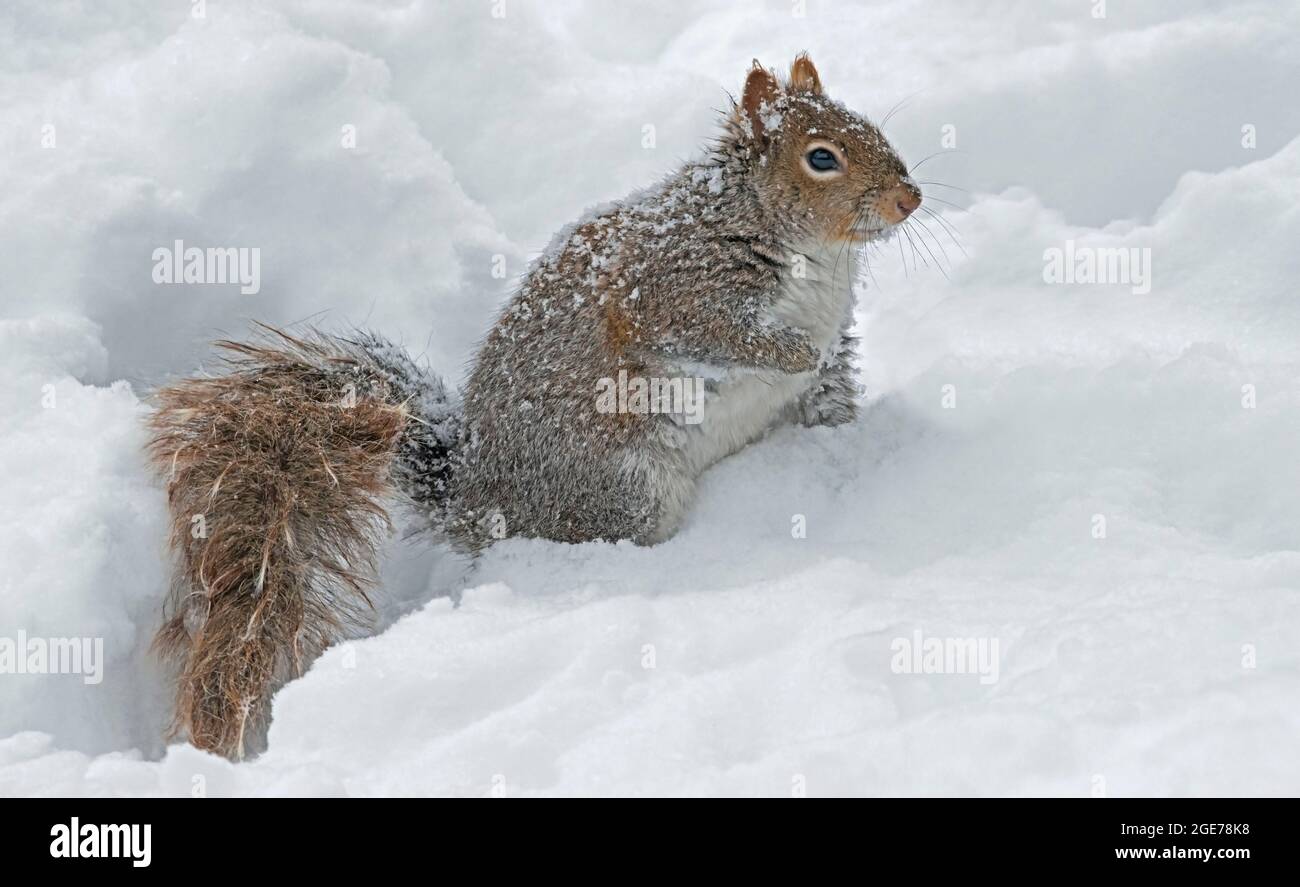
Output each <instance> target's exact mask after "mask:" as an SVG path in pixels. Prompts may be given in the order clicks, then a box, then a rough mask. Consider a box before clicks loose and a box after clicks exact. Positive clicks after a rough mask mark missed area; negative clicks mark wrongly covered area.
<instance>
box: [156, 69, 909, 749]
mask: <svg viewBox="0 0 1300 887" xmlns="http://www.w3.org/2000/svg"><path fill="white" fill-rule="evenodd" d="M920 202H921V192H920V190H919V189H918V188H917V186H916V184H915V183H914V182H913V181H912V179H911V178H909V176H908V169H907V167H906V166H905V165H904V164H903V162H902V160H900V159H899V156H898V154H897V153H896V152H895V151H894V149H893V148H892V147H891V146H890V144H889V143H888V141H887V140H886V139H885V137H884V136H883V135H882V134H881V132H880V130H879V129H878V128H877V127H875V126H874V125H872V124H871V123H870V122H868V121H867V120H866V118H864V117H862V116H860V115H858V114H856V113H854V112H853V111H850V110H849V109H847V108H846V107H844V106H843V105H841V104H840V103H838V102H836V101H833V100H831V99H830V98H828V97H827V96H826V95H825V94H824V92H823V89H822V83H821V79H820V77H819V75H818V73H817V69H816V68H815V67H814V66H813V63H812V61H811V59H809V57H808V56H807V54H806V53H805V54H801V55H799V56H798V57H796V58H795V60H794V63H793V65H792V66H791V69H790V74H789V77H788V79H787V80H786V81H785V82H782V81H781V80H780V79H779V78H778V77H777V75H776V74H775V73H774V72H773V71H771V70H769V69H767V68H764V67H762V66H761V65H760V64H759V63H758V62H757V61H755V62H754V63H753V66H752V68H751V69H750V70H749V72H748V75H747V77H746V79H745V83H744V88H743V91H742V93H741V97H740V99H739V101H735V100H733V102H732V107H731V108H730V109H729V111H728V112H727V113H726V114H724V118H723V126H722V133H721V135H720V136H719V137H718V138H717V139H716V141H715V143H714V144H713V146H712V150H711V151H709V152H708V153H707V154H706V156H704V157H703V158H701V159H698V160H695V161H692V162H689V163H687V164H686V165H685V166H684V167H683V168H681V169H680V170H678V171H677V172H676V173H674V174H672V175H670V176H669V177H668V178H666V179H665V180H663V181H662V182H661V183H659V184H658V185H656V186H654V187H652V188H650V189H648V190H645V191H642V192H639V193H636V194H633V195H632V196H630V197H628V198H626V199H624V200H622V201H619V202H616V203H614V204H612V205H609V206H608V207H606V208H602V209H599V210H595V211H589V213H588V215H587V216H586V217H585V218H583V219H582V220H581V221H579V222H577V223H576V224H574V225H571V226H569V227H568V228H566V229H564V230H563V231H561V232H560V233H559V234H558V235H557V236H556V237H555V238H554V240H553V241H552V243H551V245H550V246H549V247H548V248H547V249H546V251H545V252H544V253H543V255H542V256H541V257H540V258H539V259H538V260H537V261H536V262H535V263H534V264H533V265H532V266H531V267H530V269H529V270H528V272H527V273H526V275H525V277H524V279H523V280H522V282H521V284H520V286H519V288H518V290H517V292H516V293H515V295H514V296H513V298H512V299H511V300H510V301H509V302H508V304H507V305H506V307H505V308H504V310H503V311H502V313H501V315H500V317H499V319H498V321H497V323H496V324H495V326H494V327H493V328H492V330H491V331H490V332H489V334H488V335H487V337H486V340H485V341H484V342H483V344H482V346H481V348H480V350H479V352H478V355H477V358H476V359H475V361H474V363H473V366H472V369H471V372H470V374H469V377H468V381H467V383H466V384H465V386H464V389H463V392H461V393H460V394H457V393H456V392H453V391H451V390H449V389H448V388H447V386H446V385H444V383H443V382H442V381H441V379H439V378H438V377H437V376H435V375H434V374H432V373H431V372H429V371H427V370H425V369H423V368H421V367H419V366H417V365H416V364H415V363H414V362H412V361H411V360H410V358H409V357H408V356H407V355H406V352H405V351H404V350H403V349H402V348H400V347H398V346H395V345H393V344H391V343H390V342H388V341H386V340H385V339H383V338H382V337H380V336H377V335H374V334H372V333H368V332H359V333H357V334H355V335H352V336H349V337H341V336H329V335H325V334H322V333H319V332H311V333H308V334H305V335H302V336H291V335H289V334H288V333H285V332H282V331H279V330H274V329H272V328H270V327H264V328H263V332H262V333H261V335H260V336H258V337H256V338H255V339H254V340H253V341H250V342H242V343H241V342H232V341H225V342H219V343H217V344H218V346H220V347H222V348H223V349H224V351H225V352H226V355H227V357H226V360H227V363H228V367H227V371H226V372H225V373H223V374H220V375H216V376H210V377H204V378H194V379H187V380H183V381H179V382H177V383H174V384H172V385H169V386H166V387H164V388H162V389H160V390H159V391H158V392H156V402H157V409H156V410H155V411H154V412H153V413H152V415H151V417H150V419H149V423H150V426H151V431H152V437H151V442H150V455H151V458H152V462H153V464H154V466H155V467H156V469H157V471H158V472H159V474H160V475H161V476H162V477H163V478H164V479H165V480H166V483H167V490H168V500H169V508H170V513H171V544H172V547H173V549H174V550H175V552H176V554H177V561H178V565H177V569H176V571H175V579H174V582H173V588H172V593H171V596H170V598H169V601H168V604H167V608H166V612H165V621H164V624H163V626H162V627H161V628H160V630H159V632H158V635H157V638H156V640H155V646H156V648H157V649H158V650H160V651H161V652H162V653H163V654H164V655H165V656H167V657H168V658H170V659H172V660H173V661H174V663H175V665H176V668H177V672H178V674H177V680H176V702H175V717H174V723H173V729H172V732H173V735H183V736H185V737H186V738H188V739H189V741H190V742H192V743H193V744H194V745H196V746H198V747H200V748H204V749H208V750H211V751H214V752H216V753H219V754H222V755H225V756H227V757H231V758H243V757H244V756H245V754H246V753H248V752H249V751H255V750H258V749H260V748H262V747H264V745H265V730H266V726H267V723H268V720H269V700H270V696H271V694H272V693H273V692H274V690H275V689H276V688H277V687H278V686H279V685H281V684H283V683H284V682H285V681H286V680H288V679H290V678H292V677H294V676H296V675H300V674H301V673H302V671H303V669H304V668H305V667H306V666H307V665H308V664H310V662H311V660H312V659H313V658H314V657H315V656H317V655H318V654H319V653H320V652H321V651H322V650H324V649H325V648H326V647H327V646H329V645H330V644H331V643H333V642H335V641H337V640H338V639H340V638H342V637H344V636H346V635H347V633H348V632H350V631H355V630H357V629H358V628H361V627H364V626H365V624H366V618H367V614H368V612H369V611H370V609H371V607H370V598H369V590H370V588H371V587H372V585H373V583H374V582H375V578H376V571H377V564H376V561H377V553H376V552H377V545H378V543H379V541H380V540H381V539H382V538H383V536H384V534H385V533H386V532H388V531H389V530H390V529H391V520H390V517H389V511H388V508H389V506H390V504H391V503H393V502H395V501H404V502H406V503H408V504H409V505H410V506H412V507H413V509H414V512H415V513H416V514H417V515H419V516H420V517H421V518H422V520H423V523H424V524H425V525H426V526H427V528H428V530H429V531H430V532H431V533H432V534H433V535H434V536H435V537H436V538H442V539H445V540H447V541H449V542H450V543H451V545H452V546H453V547H456V548H458V549H460V550H463V551H465V552H469V553H471V554H477V553H478V552H480V551H482V550H483V549H484V548H485V547H487V546H488V545H490V544H491V543H492V542H493V541H495V540H496V539H499V538H504V537H507V536H524V537H537V538H543V539H549V540H554V541H558V542H573V543H578V542H585V541H591V540H611V541H612V540H621V539H630V540H632V541H634V542H636V543H638V544H643V545H652V544H655V543H658V542H662V541H664V540H666V539H668V538H669V537H671V536H672V535H673V534H674V532H675V531H676V530H677V529H678V528H679V527H680V526H681V524H682V522H683V520H684V518H685V516H686V514H687V512H688V509H689V507H690V504H691V500H692V498H693V495H694V489H695V485H696V482H697V480H698V478H699V477H700V475H701V474H702V473H703V472H704V471H705V470H706V469H707V468H709V467H710V466H711V465H713V464H715V463H716V462H717V461H718V460H720V459H722V458H724V457H726V456H728V455H730V454H732V453H734V452H736V451H737V450H739V449H741V448H742V447H744V446H746V445H747V444H749V443H751V442H752V441H754V440H756V439H758V438H759V437H761V436H762V435H763V434H765V433H766V432H767V431H768V430H770V429H771V428H772V427H774V426H776V425H778V424H780V423H788V422H797V423H802V424H804V425H839V424H842V423H845V422H848V421H851V420H852V419H853V418H854V416H855V412H856V409H857V406H856V403H857V399H858V396H859V388H858V385H857V383H856V381H855V378H854V371H853V365H852V361H853V356H854V345H855V341H854V339H853V337H852V336H851V335H850V332H849V331H850V328H851V325H852V308H853V289H852V282H853V280H854V275H855V273H856V272H855V270H854V268H853V261H854V258H853V256H854V253H855V252H856V251H857V249H858V248H859V247H860V246H862V245H863V244H866V243H868V242H871V241H873V240H876V239H882V238H886V237H888V236H889V235H890V233H891V231H892V229H894V228H895V226H897V225H900V224H902V223H903V222H904V221H905V220H906V219H907V218H908V216H909V215H910V214H911V213H912V212H914V211H915V210H916V208H917V207H918V206H919V205H920ZM614 380H618V381H617V383H615V382H614ZM627 380H631V384H630V385H629V384H628V381H627ZM614 387H617V388H619V389H620V390H621V389H622V388H627V389H628V390H629V391H631V392H632V394H631V395H630V396H622V395H621V394H620V396H617V397H614V398H613V399H612V401H611V399H610V398H608V397H606V399H605V401H604V403H603V404H602V403H601V402H600V400H601V397H602V396H603V395H607V394H609V393H610V391H611V390H612V388H614ZM633 389H635V390H633ZM688 395H689V396H688Z"/></svg>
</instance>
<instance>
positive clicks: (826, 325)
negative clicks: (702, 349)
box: [681, 246, 856, 473]
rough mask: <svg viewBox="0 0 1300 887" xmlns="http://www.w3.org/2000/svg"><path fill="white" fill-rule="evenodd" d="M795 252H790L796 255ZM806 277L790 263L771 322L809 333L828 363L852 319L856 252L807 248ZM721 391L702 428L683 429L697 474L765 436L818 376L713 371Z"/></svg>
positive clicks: (706, 409) (710, 398) (685, 451)
mask: <svg viewBox="0 0 1300 887" xmlns="http://www.w3.org/2000/svg"><path fill="white" fill-rule="evenodd" d="M793 255H794V253H792V257H793ZM802 255H803V256H805V257H806V263H805V270H806V274H805V276H804V277H803V278H799V277H797V276H795V274H794V269H795V268H796V267H798V264H797V263H796V262H794V261H791V262H790V263H789V264H788V265H787V268H786V270H785V272H784V274H785V280H784V287H783V289H782V292H781V296H780V298H779V299H778V301H777V302H776V304H775V305H774V306H773V309H772V315H773V319H774V320H775V321H777V322H779V323H782V324H785V325H788V326H792V327H796V328H798V329H802V330H805V331H807V333H808V335H809V337H810V338H811V339H812V344H813V347H815V348H818V349H820V350H821V352H822V360H823V362H826V361H828V360H829V359H830V358H831V356H832V355H833V354H834V353H835V349H836V347H837V346H838V345H839V340H840V335H841V331H842V330H843V329H844V328H845V327H846V326H847V324H848V323H849V320H850V316H851V315H850V311H851V307H852V293H853V289H852V283H853V280H854V275H855V274H856V269H855V258H856V256H855V249H854V248H853V247H845V248H844V250H843V251H840V250H839V249H838V247H836V248H833V249H830V250H823V249H814V248H813V247H811V246H809V247H808V251H807V252H803V253H802ZM713 375H714V378H717V379H718V385H717V390H716V391H712V392H709V394H707V395H706V396H705V399H704V406H703V409H702V410H701V411H700V423H699V424H698V425H687V426H683V431H684V433H683V435H682V437H681V450H682V455H683V456H684V457H685V458H686V460H687V462H688V464H689V465H691V467H693V468H694V469H695V471H696V472H697V473H698V472H700V471H703V470H704V469H705V468H708V467H709V466H710V465H712V464H713V463H714V462H717V461H718V460H719V459H722V458H724V457H726V456H729V455H731V454H732V453H734V452H736V451H737V450H739V449H740V448H742V447H744V446H745V445H746V444H748V443H750V442H752V441H754V440H756V439H757V438H759V437H761V436H762V435H763V434H764V433H765V432H766V431H767V430H768V429H770V428H771V427H772V426H773V425H775V424H776V423H777V422H778V421H779V420H780V419H781V418H782V416H783V415H785V413H786V411H787V410H788V409H789V408H790V407H791V406H792V405H793V404H794V402H795V401H796V400H798V399H799V397H800V396H801V395H802V394H803V393H804V392H806V391H807V390H808V389H809V388H811V387H812V384H813V382H814V381H816V378H817V374H816V373H798V374H795V375H791V374H788V373H781V372H776V371H766V370H765V371H754V370H737V369H732V368H726V369H723V368H715V371H714V374H713Z"/></svg>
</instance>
